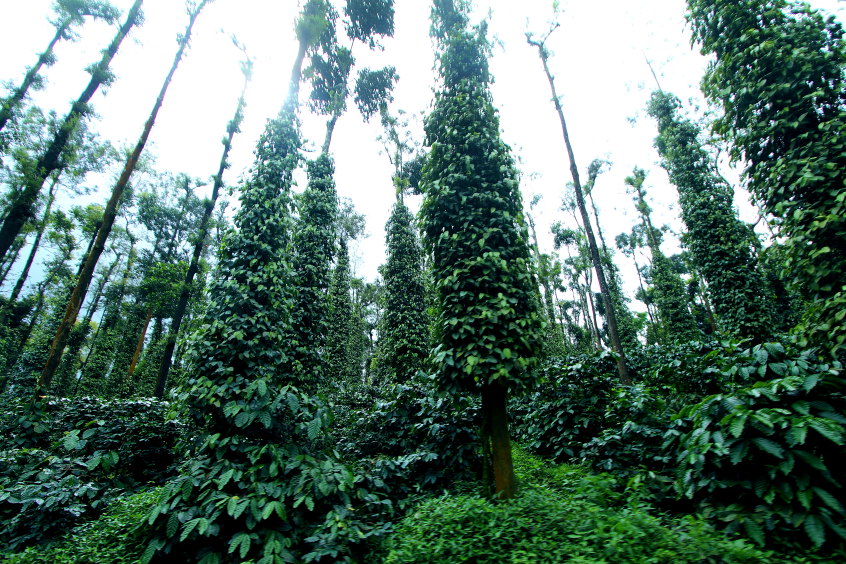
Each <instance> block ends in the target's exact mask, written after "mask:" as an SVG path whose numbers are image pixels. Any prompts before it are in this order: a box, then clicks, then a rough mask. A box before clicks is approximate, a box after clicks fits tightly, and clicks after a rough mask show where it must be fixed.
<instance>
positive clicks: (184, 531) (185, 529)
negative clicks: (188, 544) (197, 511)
mask: <svg viewBox="0 0 846 564" xmlns="http://www.w3.org/2000/svg"><path fill="white" fill-rule="evenodd" d="M199 522H200V518H199V517H198V518H196V519H191V520H190V521H188V522H187V523H185V526H184V527H182V534H181V535H179V542H183V541H184V540H185V539H187V538H188V535H190V534H191V531H193V530H194V528H195V527H196V526H197V524H198V523H199Z"/></svg>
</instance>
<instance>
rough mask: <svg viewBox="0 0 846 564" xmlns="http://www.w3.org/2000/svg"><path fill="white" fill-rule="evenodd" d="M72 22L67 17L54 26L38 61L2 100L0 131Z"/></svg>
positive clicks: (71, 19)
mask: <svg viewBox="0 0 846 564" xmlns="http://www.w3.org/2000/svg"><path fill="white" fill-rule="evenodd" d="M72 21H73V18H71V17H67V18H65V19H64V20H62V21H61V22H60V23H59V25H58V26H56V33H55V35H53V39H51V40H50V43H48V44H47V48H46V49H45V50H44V52H43V53H41V54H40V55H39V56H38V61H36V62H35V65H34V66H33V67H32V68H30V69H29V70H28V71H27V73H26V76H24V79H23V82H21V84H20V86H18V87H17V88H16V89H15V91H14V92H13V93H12V95H11V96H9V97H8V98H6V99H5V100H3V103H2V106H0V131H3V128H4V127H6V123H8V121H9V120H10V119H11V118H12V114H13V113H14V111H15V108H16V107H17V106H18V104H20V103H21V101H22V100H23V99H24V96H26V93H27V92H28V91H29V88H30V87H31V86H32V84H33V83H34V82H35V78H36V77H37V76H38V72H39V71H40V70H41V67H42V66H44V63H46V62H47V61H48V60H50V59H51V58H52V57H53V49H54V48H55V47H56V43H58V42H59V40H60V39H62V37H63V36H64V34H65V32H66V31H67V30H68V28H69V27H70V25H71V22H72Z"/></svg>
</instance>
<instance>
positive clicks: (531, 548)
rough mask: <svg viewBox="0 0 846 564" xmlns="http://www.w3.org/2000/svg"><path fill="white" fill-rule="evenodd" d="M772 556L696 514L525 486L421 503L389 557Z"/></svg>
mask: <svg viewBox="0 0 846 564" xmlns="http://www.w3.org/2000/svg"><path fill="white" fill-rule="evenodd" d="M585 497H591V496H590V495H587V496H585ZM768 556H769V555H768V554H767V553H765V552H761V551H759V550H756V549H755V548H753V547H752V546H750V545H749V544H747V543H745V542H744V541H742V540H728V539H726V538H725V537H723V536H722V535H721V534H720V533H717V532H715V531H714V530H713V529H711V528H710V527H709V526H708V525H706V524H705V523H704V522H702V521H700V520H696V519H693V518H684V519H675V520H670V519H667V518H661V517H657V516H653V515H651V514H649V512H648V511H647V510H646V508H645V507H643V506H638V505H626V506H624V507H622V508H607V507H604V506H602V505H599V504H595V503H592V502H591V501H588V500H586V499H583V498H580V497H579V496H569V497H568V496H561V495H557V494H554V493H552V492H550V491H549V490H546V491H544V490H542V489H527V490H526V491H524V492H523V493H522V494H520V495H518V497H517V498H516V499H514V500H509V501H505V502H500V503H497V504H493V503H491V502H490V501H488V500H485V499H480V498H477V497H472V496H467V495H462V496H444V497H440V498H436V499H431V500H428V501H426V502H424V503H422V504H420V505H419V506H418V507H417V508H416V509H414V510H413V511H411V512H409V514H408V515H407V516H406V518H405V519H404V520H403V521H402V523H400V525H399V526H398V528H397V532H396V533H395V534H394V536H393V537H391V538H390V540H389V542H388V555H387V558H386V562H388V563H389V564H401V563H405V562H409V563H410V562H414V563H420V564H422V563H427V562H432V563H435V562H437V563H442V562H476V563H479V564H482V563H514V564H517V563H537V562H581V563H600V562H615V563H617V562H619V563H625V562H638V563H668V564H669V563H672V564H677V563H685V562H690V563H694V562H695V563H702V562H714V563H716V562H768V561H769V560H768Z"/></svg>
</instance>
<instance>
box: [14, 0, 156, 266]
mask: <svg viewBox="0 0 846 564" xmlns="http://www.w3.org/2000/svg"><path fill="white" fill-rule="evenodd" d="M141 2H142V0H135V4H133V5H132V8H130V10H129V15H128V16H127V18H126V21H125V22H124V24H123V25H122V26H121V28H120V30H118V32H117V35H115V37H114V39H112V42H111V44H110V45H109V47H108V48H107V49H106V50H105V51H104V52H103V58H102V59H101V60H100V62H99V63H98V64H97V65H96V66H95V67H94V68H93V69H92V70H91V80H90V81H89V82H88V86H86V88H85V90H84V91H83V92H82V94H81V95H80V96H79V98H77V100H76V102H74V103H73V106H71V110H70V112H68V115H67V116H65V119H64V121H63V122H62V125H61V127H59V131H58V133H56V136H55V137H54V138H53V141H52V142H51V143H50V146H49V147H48V148H47V151H46V152H45V153H44V155H43V156H42V157H41V158H40V159H39V160H38V163H37V164H36V166H35V168H34V170H35V171H36V172H35V173H34V174H32V175H29V176H28V177H27V178H26V180H25V182H24V187H23V190H22V191H21V193H20V194H19V195H18V196H17V197H16V198H15V199H14V200H13V201H12V203H11V204H10V205H9V210H8V213H7V215H6V219H5V220H4V221H3V225H2V227H0V257H3V256H5V255H6V252H7V251H8V250H9V247H10V246H11V245H12V242H13V241H14V240H15V237H17V235H18V233H20V231H21V228H22V227H23V225H24V223H26V222H27V220H29V219H30V217H31V215H32V207H33V205H34V204H35V201H36V199H37V198H38V193H39V192H40V191H41V187H42V186H43V185H44V181H45V179H46V178H47V177H48V176H50V175H51V174H53V172H55V171H56V170H58V169H60V168H61V167H62V154H63V153H64V152H65V148H66V147H67V145H68V143H69V142H70V138H71V135H73V132H74V131H76V129H77V127H78V126H79V122H80V121H81V120H82V119H83V118H84V117H85V116H86V115H87V114H88V113H90V112H91V108H89V107H88V102H89V101H90V100H91V98H92V97H93V96H94V93H95V92H97V89H98V88H100V86H101V85H102V84H103V83H104V82H108V80H109V79H110V75H109V64H110V63H111V61H112V59H113V58H114V56H115V54H116V53H117V51H118V47H120V44H121V42H122V41H123V39H124V37H126V35H127V34H128V33H129V30H130V29H132V26H133V25H135V22H136V20H137V19H138V15H139V12H140V11H141Z"/></svg>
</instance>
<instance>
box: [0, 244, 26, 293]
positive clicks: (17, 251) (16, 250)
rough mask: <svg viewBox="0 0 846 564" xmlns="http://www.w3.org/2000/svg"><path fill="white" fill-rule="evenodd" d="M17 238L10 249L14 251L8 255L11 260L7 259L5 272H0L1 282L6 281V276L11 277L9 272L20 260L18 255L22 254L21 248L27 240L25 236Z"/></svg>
mask: <svg viewBox="0 0 846 564" xmlns="http://www.w3.org/2000/svg"><path fill="white" fill-rule="evenodd" d="M15 239H16V240H15V242H14V244H13V245H12V248H11V249H10V250H11V251H12V252H11V253H9V256H8V257H7V258H8V259H9V260H7V261H6V262H5V264H4V265H3V273H2V274H0V284H3V282H5V281H6V278H8V277H9V273H10V272H11V271H12V267H13V266H15V263H16V262H18V255H20V253H21V249H22V248H23V246H24V243H25V242H26V238H25V237H19V238H18V237H16V238H15Z"/></svg>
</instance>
